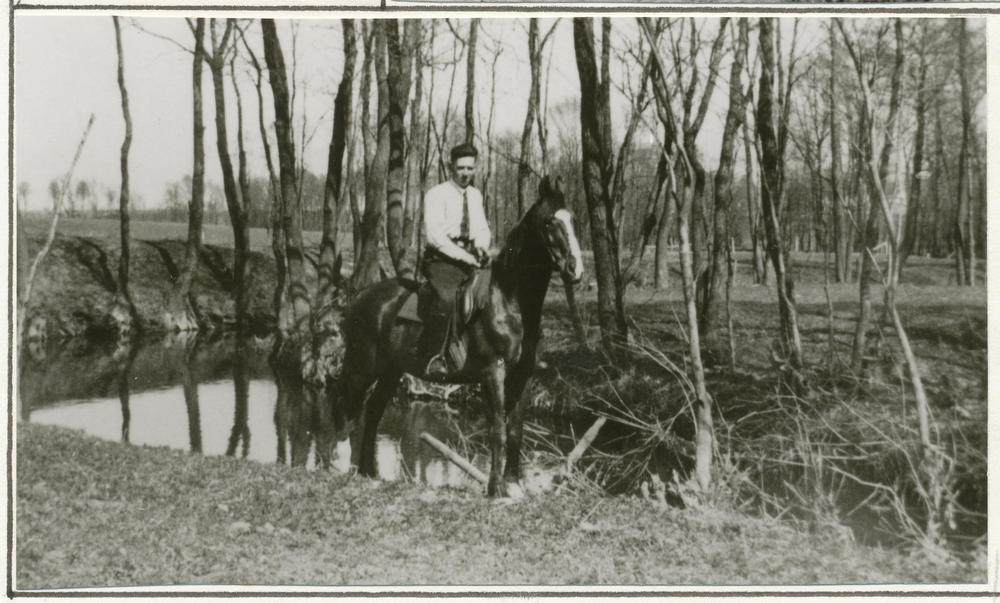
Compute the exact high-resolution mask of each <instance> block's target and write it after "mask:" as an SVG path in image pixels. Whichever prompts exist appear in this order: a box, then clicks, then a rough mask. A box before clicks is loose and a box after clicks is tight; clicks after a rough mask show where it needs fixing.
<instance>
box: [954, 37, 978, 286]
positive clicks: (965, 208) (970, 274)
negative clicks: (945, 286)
mask: <svg viewBox="0 0 1000 603" xmlns="http://www.w3.org/2000/svg"><path fill="white" fill-rule="evenodd" d="M955 29H957V30H958V31H957V34H956V36H957V37H958V80H959V86H960V88H961V94H962V148H961V151H960V152H959V156H958V203H957V204H956V208H955V227H954V238H955V243H954V244H955V274H956V281H957V282H958V284H959V285H970V286H972V285H975V284H976V244H975V233H976V229H975V227H974V221H975V216H976V212H974V211H972V199H971V193H970V191H969V189H970V188H971V187H970V184H971V182H970V181H971V180H972V178H971V174H970V172H971V169H970V167H971V166H970V163H971V161H970V159H971V157H970V146H971V139H972V96H971V94H970V91H969V74H968V70H969V65H968V63H969V61H968V54H969V50H968V40H969V35H968V32H967V26H966V21H965V19H956V23H955Z"/></svg>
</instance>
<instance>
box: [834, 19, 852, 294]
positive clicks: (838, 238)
mask: <svg viewBox="0 0 1000 603" xmlns="http://www.w3.org/2000/svg"><path fill="white" fill-rule="evenodd" d="M837 46H838V44H837V35H836V31H835V28H834V25H833V23H830V191H831V193H832V194H833V246H834V265H835V269H834V273H835V275H836V276H835V278H836V281H837V282H838V283H845V282H847V281H848V280H849V279H850V272H851V230H850V228H851V225H850V221H849V220H848V215H847V202H846V201H845V200H844V198H843V196H842V195H841V191H840V173H841V167H840V116H839V114H838V112H837V107H838V103H837V64H838V62H837Z"/></svg>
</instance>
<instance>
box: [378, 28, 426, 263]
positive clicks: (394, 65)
mask: <svg viewBox="0 0 1000 603" xmlns="http://www.w3.org/2000/svg"><path fill="white" fill-rule="evenodd" d="M416 23H417V22H416V21H415V20H413V19H407V20H405V21H404V22H403V41H402V43H401V42H400V37H399V24H398V20H392V21H386V22H385V39H386V50H387V55H388V60H389V61H388V62H389V64H388V70H387V79H388V81H387V85H388V91H389V161H388V165H387V173H386V203H387V205H386V239H387V242H388V246H389V256H390V258H391V259H392V265H393V268H394V269H395V271H396V276H402V277H408V278H409V277H412V276H413V272H414V269H415V266H414V264H413V263H412V262H411V261H409V260H410V259H412V258H410V256H409V255H408V253H407V252H408V251H409V250H410V242H409V241H407V240H406V239H405V237H404V236H403V235H404V217H405V216H404V214H405V207H404V204H405V199H404V197H403V192H404V191H403V189H404V188H405V185H406V151H407V149H406V129H405V127H404V121H405V119H406V108H407V106H406V105H407V102H408V101H409V98H410V82H411V75H412V69H413V55H414V53H415V51H416V45H417V40H418V37H417V36H418V35H419V31H418V30H417V28H416Z"/></svg>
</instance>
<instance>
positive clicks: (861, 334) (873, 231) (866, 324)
mask: <svg viewBox="0 0 1000 603" xmlns="http://www.w3.org/2000/svg"><path fill="white" fill-rule="evenodd" d="M836 23H837V27H838V29H839V30H840V33H841V35H842V36H843V38H844V43H845V46H846V48H847V52H848V54H850V56H851V60H852V61H853V62H854V68H855V72H856V75H857V77H858V81H859V83H860V85H861V88H862V92H865V90H870V89H871V87H872V86H873V85H874V84H875V78H876V70H875V67H874V65H873V66H872V68H871V70H870V72H868V73H866V72H865V65H864V63H863V61H862V59H861V56H860V54H859V53H860V49H858V48H856V44H855V42H854V41H852V39H851V37H850V36H849V35H848V34H847V32H846V31H845V29H844V23H843V21H841V20H839V19H838V20H837V21H836ZM895 24H896V26H895V30H896V31H895V33H896V52H895V63H894V66H893V71H892V81H891V84H890V86H891V91H890V97H889V115H888V118H887V119H886V122H885V123H886V126H885V137H884V138H885V140H884V142H883V144H882V150H881V153H880V157H879V161H878V169H877V173H876V177H877V178H878V181H879V182H878V185H879V187H881V188H882V189H883V190H884V189H885V183H886V178H887V176H888V172H889V161H890V159H891V158H892V153H893V148H894V142H893V141H894V139H895V131H896V127H897V118H898V116H899V109H900V105H901V103H902V81H903V68H904V52H903V28H902V27H903V26H902V22H901V21H900V20H899V19H896V21H895ZM887 29H888V24H886V25H884V26H882V27H881V28H880V31H879V32H877V36H876V39H879V38H881V37H882V36H883V35H884V34H885V33H887ZM862 102H865V103H867V102H870V98H868V97H867V96H863V97H862ZM863 109H864V110H863V111H862V114H861V124H862V128H861V133H860V134H861V144H860V147H861V154H862V159H863V161H864V164H865V166H867V165H868V164H869V163H872V162H874V160H875V159H874V158H875V150H874V145H875V141H874V136H873V134H872V132H873V131H874V126H875V124H874V119H875V113H874V109H872V108H871V107H869V106H868V105H863ZM869 190H870V191H874V187H873V186H869ZM877 202H878V197H877V196H875V195H874V194H872V203H871V204H870V207H869V209H868V218H867V219H866V220H865V234H864V247H865V249H864V251H863V252H862V255H863V258H862V262H861V274H860V276H859V278H858V291H859V297H860V305H859V310H858V320H857V328H856V330H855V333H854V352H853V355H852V357H851V368H852V370H853V371H854V372H855V373H860V372H861V370H862V369H863V367H864V360H865V356H866V353H867V351H868V336H869V335H868V331H869V330H870V328H871V323H872V315H873V312H872V301H871V280H872V278H873V277H874V272H875V257H874V255H873V254H874V249H875V247H876V245H878V234H879V226H880V221H881V220H880V218H881V217H882V213H881V212H880V211H879V208H878V207H877V206H876V205H875V203H877ZM890 221H891V220H890ZM890 226H891V224H890ZM889 272H890V274H894V273H895V270H894V269H892V268H891V266H890V271H889ZM886 294H887V295H890V294H891V291H889V290H887V291H886Z"/></svg>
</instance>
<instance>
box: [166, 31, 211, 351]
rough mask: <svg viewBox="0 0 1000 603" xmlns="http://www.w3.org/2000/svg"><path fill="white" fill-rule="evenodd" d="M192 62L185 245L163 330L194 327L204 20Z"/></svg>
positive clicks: (201, 205)
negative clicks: (190, 158)
mask: <svg viewBox="0 0 1000 603" xmlns="http://www.w3.org/2000/svg"><path fill="white" fill-rule="evenodd" d="M194 37H195V46H194V64H193V67H192V75H193V77H192V81H193V100H194V102H193V104H194V169H193V173H192V174H191V200H190V202H189V205H188V234H187V245H186V246H185V249H184V261H183V262H182V263H181V265H180V267H179V268H180V270H179V274H178V277H177V282H176V283H175V284H174V290H173V292H172V294H171V298H170V305H169V310H168V311H167V314H166V316H165V317H164V320H163V322H164V326H166V328H167V330H177V331H194V330H197V329H198V315H197V310H196V309H195V308H194V307H193V305H192V304H191V302H190V299H189V298H191V297H192V296H191V280H192V279H193V278H194V273H195V272H196V271H197V270H198V260H199V258H200V256H201V225H202V220H203V217H204V211H205V126H204V124H203V122H202V106H201V105H202V93H201V71H202V61H204V60H205V58H204V57H205V20H204V19H198V23H197V26H196V28H195V34H194Z"/></svg>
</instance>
